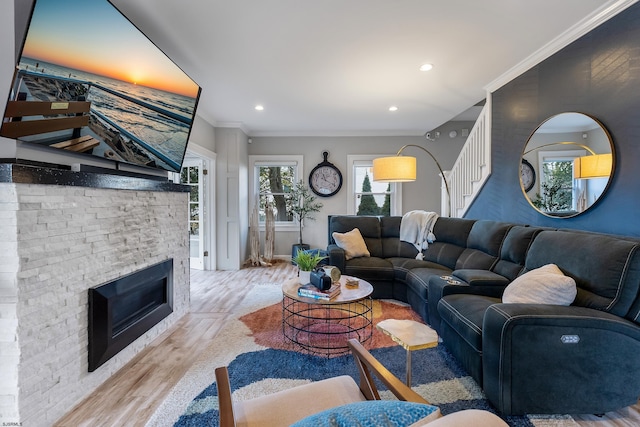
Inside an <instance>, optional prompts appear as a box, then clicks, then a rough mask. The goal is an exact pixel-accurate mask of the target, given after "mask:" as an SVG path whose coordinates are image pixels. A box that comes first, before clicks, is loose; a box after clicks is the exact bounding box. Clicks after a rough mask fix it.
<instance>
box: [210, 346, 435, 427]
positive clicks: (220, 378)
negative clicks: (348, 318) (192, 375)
mask: <svg viewBox="0 0 640 427" xmlns="http://www.w3.org/2000/svg"><path fill="white" fill-rule="evenodd" d="M348 345H349V348H350V350H351V353H352V354H353V356H354V358H355V362H356V365H357V367H358V372H359V375H360V384H359V388H360V391H361V392H362V394H363V395H364V396H365V398H366V399H367V400H380V394H379V393H378V388H377V387H376V385H375V383H374V380H373V378H374V376H375V377H376V378H378V379H379V380H380V381H381V382H382V383H383V384H384V385H385V386H387V387H388V388H389V390H390V391H391V392H392V393H393V394H394V395H395V396H396V397H397V398H398V400H403V401H407V402H416V403H425V404H429V402H427V401H426V400H425V399H424V398H423V397H422V396H420V395H419V394H418V393H416V392H415V391H413V390H412V389H411V388H409V387H407V385H406V384H405V383H404V382H402V381H400V380H399V379H398V378H397V377H396V376H395V375H393V374H392V373H391V372H390V371H389V370H388V369H387V368H385V367H384V366H383V365H382V364H381V363H380V362H378V360H377V359H376V358H375V357H373V355H372V354H371V353H369V351H368V350H367V349H365V348H364V347H363V346H362V344H360V343H359V342H358V341H357V340H356V339H353V338H352V339H350V340H349V341H348ZM215 375H216V383H217V386H218V399H219V410H220V427H234V426H235V425H236V422H235V418H234V413H233V401H232V399H231V384H230V382H229V371H228V370H227V367H226V366H223V367H220V368H216V370H215Z"/></svg>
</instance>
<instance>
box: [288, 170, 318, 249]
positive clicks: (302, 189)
mask: <svg viewBox="0 0 640 427" xmlns="http://www.w3.org/2000/svg"><path fill="white" fill-rule="evenodd" d="M286 204H287V211H288V212H289V213H290V214H291V215H293V217H294V218H295V219H296V220H297V221H298V227H299V235H298V244H297V245H293V251H292V256H293V257H295V256H296V254H297V253H298V252H299V251H300V250H304V249H309V245H305V244H304V243H303V242H302V227H303V224H304V220H305V219H310V220H313V219H314V218H313V214H314V213H315V212H319V211H320V209H321V208H322V203H319V202H316V196H314V195H313V194H312V193H311V191H310V190H309V187H307V186H306V185H304V183H303V182H302V180H300V181H298V182H297V183H296V184H295V185H294V186H293V188H292V189H291V191H290V192H289V193H288V194H287V196H286Z"/></svg>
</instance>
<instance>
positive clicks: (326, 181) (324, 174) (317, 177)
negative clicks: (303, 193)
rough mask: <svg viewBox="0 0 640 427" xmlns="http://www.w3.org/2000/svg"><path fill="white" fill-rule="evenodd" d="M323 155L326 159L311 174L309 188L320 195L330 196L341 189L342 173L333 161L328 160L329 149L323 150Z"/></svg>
mask: <svg viewBox="0 0 640 427" xmlns="http://www.w3.org/2000/svg"><path fill="white" fill-rule="evenodd" d="M322 156H323V157H324V160H323V161H322V162H320V163H318V164H317V165H316V167H314V168H313V169H312V170H311V173H310V174H309V188H311V191H313V192H314V193H315V194H317V195H318V196H320V197H330V196H333V195H334V194H336V193H337V192H338V191H340V187H342V174H341V173H340V170H339V169H338V168H337V167H336V166H335V165H334V164H333V163H331V162H329V161H327V157H328V156H329V152H328V151H323V152H322Z"/></svg>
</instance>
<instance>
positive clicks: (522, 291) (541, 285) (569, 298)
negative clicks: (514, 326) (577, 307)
mask: <svg viewBox="0 0 640 427" xmlns="http://www.w3.org/2000/svg"><path fill="white" fill-rule="evenodd" d="M577 293H578V290H577V288H576V282H575V280H573V278H571V277H568V276H565V275H564V274H563V273H562V271H560V269H559V268H558V266H557V265H555V264H547V265H545V266H542V267H540V268H536V269H535V270H531V271H529V272H527V273H525V274H523V275H522V276H520V277H517V278H516V279H514V281H513V282H511V283H510V284H509V286H507V288H506V289H505V290H504V294H503V295H502V302H505V303H523V304H555V305H571V303H572V302H573V300H574V299H575V298H576V294H577Z"/></svg>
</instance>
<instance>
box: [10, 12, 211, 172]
mask: <svg viewBox="0 0 640 427" xmlns="http://www.w3.org/2000/svg"><path fill="white" fill-rule="evenodd" d="M199 96H200V87H199V86H198V85H197V84H196V83H195V82H194V81H193V80H191V79H190V78H189V77H188V76H187V75H186V74H185V73H184V72H183V71H182V70H181V69H180V68H179V67H178V66H177V65H176V64H175V63H174V62H172V61H171V60H170V59H169V58H168V57H167V56H166V55H165V54H164V53H163V52H162V51H161V50H160V49H158V47H157V46H155V45H154V44H153V43H152V42H151V41H150V40H149V39H148V38H147V37H146V36H145V35H144V34H143V33H142V32H140V31H139V30H138V29H137V28H136V26H135V25H133V24H132V23H131V22H130V21H129V20H128V19H127V18H126V17H125V16H124V15H122V14H121V13H120V12H119V11H118V9H117V8H116V7H115V6H114V5H113V4H111V3H110V2H109V1H108V0H36V1H35V2H34V5H33V10H32V13H31V18H30V22H29V26H28V29H27V32H26V36H25V39H24V43H23V46H22V50H21V54H20V55H19V58H18V63H17V66H16V71H15V74H14V78H13V83H12V86H11V91H10V95H9V100H8V103H7V105H6V108H5V113H4V116H3V121H2V127H1V128H0V135H2V136H4V137H7V138H12V139H16V140H18V141H23V142H28V143H30V144H39V145H42V146H47V147H50V148H55V149H59V150H67V151H73V152H76V153H85V154H90V155H93V156H98V157H101V158H105V159H109V160H112V161H115V162H120V163H126V164H133V165H137V166H143V167H148V168H156V169H161V170H167V171H172V172H176V171H179V170H180V167H181V165H182V161H183V158H184V155H185V152H186V148H187V142H188V139H189V133H190V131H191V127H192V124H193V119H194V116H195V112H196V107H197V104H198V99H199Z"/></svg>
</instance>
